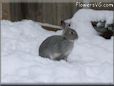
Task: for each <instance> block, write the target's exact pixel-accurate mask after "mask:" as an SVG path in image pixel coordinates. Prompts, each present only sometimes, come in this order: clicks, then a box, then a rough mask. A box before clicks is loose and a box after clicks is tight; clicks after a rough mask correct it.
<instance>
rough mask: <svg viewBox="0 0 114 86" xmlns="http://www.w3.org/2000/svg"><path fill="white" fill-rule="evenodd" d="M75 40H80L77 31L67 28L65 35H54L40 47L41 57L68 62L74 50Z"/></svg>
mask: <svg viewBox="0 0 114 86" xmlns="http://www.w3.org/2000/svg"><path fill="white" fill-rule="evenodd" d="M75 39H78V35H77V33H76V31H75V30H73V29H71V28H69V27H67V28H66V27H65V28H64V31H63V35H54V36H51V37H48V38H47V39H46V40H44V41H43V42H42V44H41V45H40V47H39V55H40V56H41V57H44V58H50V59H53V60H61V59H65V60H67V57H68V55H69V54H70V53H71V51H72V49H73V46H74V40H75Z"/></svg>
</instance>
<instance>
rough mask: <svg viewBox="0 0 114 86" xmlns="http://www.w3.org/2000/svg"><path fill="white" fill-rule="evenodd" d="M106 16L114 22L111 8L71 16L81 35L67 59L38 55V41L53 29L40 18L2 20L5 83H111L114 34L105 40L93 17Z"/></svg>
mask: <svg viewBox="0 0 114 86" xmlns="http://www.w3.org/2000/svg"><path fill="white" fill-rule="evenodd" d="M102 19H106V20H107V23H111V22H112V19H113V13H112V11H94V10H87V9H82V10H79V11H78V12H76V13H75V14H74V16H73V17H72V18H71V19H70V22H71V27H72V28H73V29H75V30H76V31H77V33H78V35H79V39H78V40H77V41H75V46H74V49H73V51H72V53H71V54H70V56H69V58H68V62H66V61H64V60H61V61H53V60H50V59H46V58H42V57H40V56H38V49H39V45H40V44H41V43H42V41H43V40H44V39H46V38H47V37H49V36H51V35H55V34H58V35H59V34H61V32H62V31H57V32H52V31H47V30H44V29H42V27H41V26H40V25H39V24H38V22H34V21H31V20H23V21H19V22H10V21H7V20H2V21H1V81H2V83H35V84H36V83H48V84H49V83H54V84H55V83H59V84H60V83H75V84H76V83H81V84H83V83H112V82H113V37H112V38H111V39H110V40H106V39H104V38H102V37H100V36H98V35H97V33H96V31H95V30H94V29H93V27H92V25H91V24H90V21H92V20H102Z"/></svg>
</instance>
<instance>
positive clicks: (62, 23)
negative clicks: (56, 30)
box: [61, 20, 66, 28]
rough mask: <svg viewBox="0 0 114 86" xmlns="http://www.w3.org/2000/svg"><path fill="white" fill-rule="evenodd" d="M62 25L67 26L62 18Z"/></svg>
mask: <svg viewBox="0 0 114 86" xmlns="http://www.w3.org/2000/svg"><path fill="white" fill-rule="evenodd" d="M61 26H62V27H63V28H64V27H65V26H66V25H65V22H64V20H61Z"/></svg>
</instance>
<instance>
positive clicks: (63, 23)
mask: <svg viewBox="0 0 114 86" xmlns="http://www.w3.org/2000/svg"><path fill="white" fill-rule="evenodd" d="M61 26H62V27H63V29H67V28H68V27H69V26H70V24H69V23H66V22H65V21H64V20H61Z"/></svg>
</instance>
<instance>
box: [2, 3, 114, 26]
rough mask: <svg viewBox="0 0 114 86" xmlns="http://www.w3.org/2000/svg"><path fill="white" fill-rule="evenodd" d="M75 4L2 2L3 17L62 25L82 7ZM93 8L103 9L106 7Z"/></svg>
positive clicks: (12, 19)
mask: <svg viewBox="0 0 114 86" xmlns="http://www.w3.org/2000/svg"><path fill="white" fill-rule="evenodd" d="M91 3H92V2H91ZM75 5H76V4H75V3H2V19H8V20H11V21H18V20H22V19H31V20H34V21H39V22H44V23H49V24H55V25H60V21H61V20H64V19H69V18H71V17H72V16H73V14H74V13H75V12H76V11H77V10H78V9H80V8H81V7H78V6H77V7H76V6H75ZM93 9H99V10H102V9H104V8H93ZM113 9H114V8H111V9H110V8H108V9H106V10H113Z"/></svg>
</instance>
